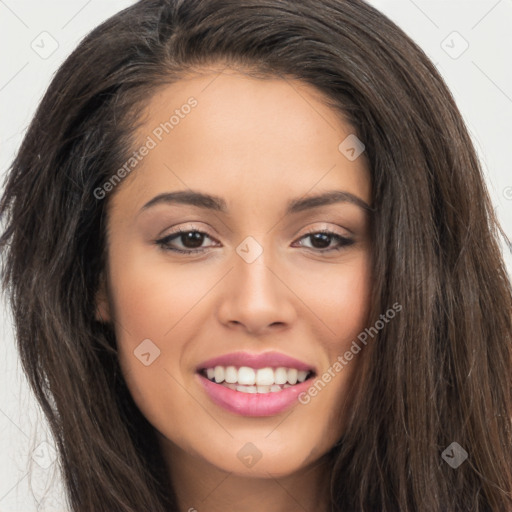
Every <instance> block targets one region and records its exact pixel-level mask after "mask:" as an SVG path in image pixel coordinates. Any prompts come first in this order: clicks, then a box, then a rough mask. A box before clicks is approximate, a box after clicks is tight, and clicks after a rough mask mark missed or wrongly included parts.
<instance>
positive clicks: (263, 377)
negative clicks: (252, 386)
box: [256, 368, 274, 386]
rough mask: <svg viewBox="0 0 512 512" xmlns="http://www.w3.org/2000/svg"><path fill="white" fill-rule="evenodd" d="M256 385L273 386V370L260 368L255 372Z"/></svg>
mask: <svg viewBox="0 0 512 512" xmlns="http://www.w3.org/2000/svg"><path fill="white" fill-rule="evenodd" d="M256 384H258V386H270V385H272V384H274V370H272V368H260V369H259V370H258V371H257V372H256Z"/></svg>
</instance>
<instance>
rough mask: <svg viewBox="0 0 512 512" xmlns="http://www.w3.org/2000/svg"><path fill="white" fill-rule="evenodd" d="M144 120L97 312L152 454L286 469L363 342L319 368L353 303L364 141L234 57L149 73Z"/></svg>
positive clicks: (347, 343) (365, 251) (302, 451)
mask: <svg viewBox="0 0 512 512" xmlns="http://www.w3.org/2000/svg"><path fill="white" fill-rule="evenodd" d="M171 116H174V117H171ZM166 122H167V124H165V123H166ZM144 123H145V124H144V126H143V127H141V128H140V129H139V131H138V136H139V142H140V144H139V145H138V146H137V148H136V150H137V155H136V156H135V157H134V158H135V159H136V162H135V161H131V162H130V163H129V165H128V166H127V167H126V168H125V169H128V168H131V166H133V171H131V172H130V173H129V174H128V176H127V177H125V178H124V179H123V181H122V182H121V183H120V184H118V185H117V188H116V190H115V193H114V194H113V195H112V197H111V198H110V199H109V208H108V224H107V225H108V264H107V269H106V270H107V272H106V275H107V279H106V283H105V288H104V289H103V291H101V292H100V293H99V295H98V318H101V319H103V320H104V321H110V322H112V323H113V324H114V326H115V331H116V337H117V343H118V349H119V357H120V363H121V366H122V369H123V373H124V376H125V379H126V382H127V385H128V387H129V389H130V392H131V394H132V395H133V398H134V400H135V402H136V404H137V406H138V407H139V408H140V410H141V412H142V413H143V414H144V416H145V417H146V418H147V419H148V421H149V422H150V423H151V424H152V425H153V426H154V428H155V430H156V432H157V435H158V438H159V439H160V441H161V443H162V447H163V450H164V452H165V453H166V454H169V458H171V457H174V459H173V460H177V461H178V460H179V461H182V462H183V463H184V461H185V460H186V459H188V460H194V461H195V464H198V465H201V464H203V465H204V467H215V468H218V469H221V470H224V471H228V472H231V473H235V474H246V475H252V476H257V475H260V476H261V475H267V474H268V473H269V472H270V473H272V474H273V475H275V476H280V475H281V476H284V475H290V474H293V473H294V472H297V471H299V470H301V469H302V468H305V467H307V466H308V465H310V464H312V463H313V462H315V461H316V460H318V459H319V457H321V456H322V455H323V454H325V453H326V452H327V451H328V450H329V449H330V448H332V446H333V445H334V444H335V443H336V441H337V440H338V439H339V438H340V435H341V434H342V421H340V417H341V416H342V407H343V405H344V404H345V403H346V402H347V401H348V400H349V399H350V396H349V394H348V392H347V390H348V386H349V384H350V382H351V380H352V379H353V378H354V376H355V375H356V374H357V372H358V368H359V367H360V363H361V358H362V357H363V356H362V355H361V353H359V354H356V355H354V356H353V359H352V360H351V361H350V362H348V361H347V364H346V365H343V369H342V370H341V371H340V370H338V371H336V370H333V368H334V367H335V363H336V361H339V359H338V357H339V356H340V357H343V356H344V354H345V353H346V352H347V351H348V350H349V349H350V347H351V345H352V342H353V341H354V340H355V339H356V337H357V335H358V334H359V333H360V332H361V331H362V330H364V328H365V327H366V323H365V322H366V319H367V314H368V309H369V297H370V295H369V290H370V280H371V276H370V245H369V243H370V240H369V222H370V219H369V216H368V213H367V211H366V210H365V209H364V208H363V207H361V204H362V202H365V203H367V204H369V203H370V197H371V183H370V176H369V172H368V168H367V165H366V162H365V160H364V153H363V155H362V156H360V157H358V158H355V159H354V158H353V155H352V154H351V152H350V151H349V152H348V153H347V152H346V151H343V148H346V144H347V143H344V144H345V145H342V150H340V149H339V146H340V143H341V142H342V141H344V139H346V137H347V136H349V135H350V134H352V133H353V129H352V128H351V127H350V126H349V125H348V124H345V123H344V122H343V121H342V120H341V118H340V116H339V115H338V114H337V113H335V112H334V111H333V110H332V109H330V108H329V107H327V106H326V105H325V104H324V102H323V101H322V97H321V95H320V94H319V93H318V92H317V91H316V90H315V89H314V88H312V87H311V86H308V85H306V84H303V83H301V82H298V81H291V80H290V81H285V80H282V79H278V78H276V79H265V80H262V79H256V78H250V77H248V76H246V75H245V74H243V73H240V72H236V71H226V70H225V71H224V72H223V73H220V74H219V72H218V71H215V72H213V71H212V72H210V71H208V70H205V71H204V72H203V73H201V74H196V75H190V77H189V78H187V79H182V80H180V81H179V82H176V83H174V84H172V85H170V86H166V88H164V89H162V90H161V91H159V92H158V93H157V94H156V95H155V96H154V97H153V98H152V99H151V101H150V102H149V104H148V107H147V117H146V118H145V120H144ZM349 140H350V139H349ZM142 146H145V147H146V150H144V149H141V147H142ZM356 149H357V148H356ZM352 153H353V152H352ZM347 155H349V156H351V157H352V158H348V157H347ZM177 192H182V193H183V192H186V195H185V194H182V195H181V196H180V195H176V193H177ZM328 192H343V193H344V194H341V195H338V197H337V200H336V201H334V202H333V201H331V202H326V201H321V200H318V201H316V202H312V201H309V202H308V200H309V199H310V198H311V197H313V196H317V195H322V194H325V193H328ZM198 194H202V195H198ZM206 196H212V197H206ZM305 200H306V201H305ZM304 201H305V202H304ZM359 203H360V204H359ZM180 232H181V233H180ZM337 368H339V366H337ZM329 369H330V375H331V378H330V379H328V378H327V377H325V378H323V379H322V375H324V374H325V372H328V371H329ZM319 380H322V383H323V386H319V385H318V384H317V387H316V393H315V392H314V391H313V392H311V393H310V392H309V390H311V389H312V387H314V385H315V383H318V381H319ZM299 397H301V399H302V400H299ZM341 419H342V418H341Z"/></svg>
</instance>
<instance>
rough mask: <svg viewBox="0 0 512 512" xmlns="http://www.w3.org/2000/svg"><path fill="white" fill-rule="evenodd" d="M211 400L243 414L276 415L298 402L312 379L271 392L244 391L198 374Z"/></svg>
mask: <svg viewBox="0 0 512 512" xmlns="http://www.w3.org/2000/svg"><path fill="white" fill-rule="evenodd" d="M197 376H198V377H199V380H200V382H201V385H202V386H203V388H204V390H205V391H206V393H207V395H208V396H209V397H210V398H211V400H212V401H213V402H214V403H215V404H217V405H219V406H220V407H222V408H224V409H226V410H227V411H229V412H232V413H235V414H240V415H242V416H274V415H275V414H279V413H280V412H283V411H285V410H286V409H288V408H289V407H291V406H292V405H293V404H294V403H298V398H297V397H298V395H299V394H300V393H302V392H303V391H306V390H307V389H308V388H309V386H310V385H311V382H310V381H311V379H307V380H305V381H304V382H301V383H300V384H296V385H294V386H290V387H289V388H285V389H283V390H281V391H275V392H271V393H243V392H241V391H234V390H232V389H229V388H227V387H225V386H222V385H221V384H216V383H215V382H212V381H211V380H208V379H207V378H206V377H203V376H202V375H201V374H199V373H198V374H197Z"/></svg>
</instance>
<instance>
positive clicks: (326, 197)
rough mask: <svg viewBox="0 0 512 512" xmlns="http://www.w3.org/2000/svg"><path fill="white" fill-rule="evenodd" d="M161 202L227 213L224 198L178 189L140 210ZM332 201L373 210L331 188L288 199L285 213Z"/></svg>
mask: <svg viewBox="0 0 512 512" xmlns="http://www.w3.org/2000/svg"><path fill="white" fill-rule="evenodd" d="M162 203H163V204H186V205H190V206H196V207H198V208H205V209H208V210H214V211H218V212H221V213H228V208H227V205H226V201H225V200H224V199H222V198H221V197H218V196H214V195H210V194H205V193H203V192H198V191H195V190H180V191H176V192H165V193H163V194H159V195H157V196H155V197H154V198H153V199H151V200H150V201H148V202H147V203H146V204H145V205H144V206H143V207H142V208H141V210H146V209H148V208H151V207H152V206H155V205H157V204H162ZM334 203H351V204H354V205H356V206H359V207H360V208H362V209H363V210H365V211H368V212H373V208H371V207H370V205H369V204H368V203H366V201H364V200H363V199H361V198H360V197H357V196H356V195H354V194H351V193H350V192H345V191H342V190H331V191H328V192H324V193H322V194H317V195H314V196H306V197H300V198H297V199H292V200H290V201H289V202H288V203H287V207H286V214H287V215H289V214H294V213H298V212H302V211H304V210H309V209H311V208H318V207H320V206H326V205H329V204H334Z"/></svg>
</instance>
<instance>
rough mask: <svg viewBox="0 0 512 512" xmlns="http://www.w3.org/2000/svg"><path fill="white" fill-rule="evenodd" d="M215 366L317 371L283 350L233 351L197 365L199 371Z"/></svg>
mask: <svg viewBox="0 0 512 512" xmlns="http://www.w3.org/2000/svg"><path fill="white" fill-rule="evenodd" d="M215 366H236V367H240V366H249V367H250V368H255V369H258V368H266V367H271V368H279V367H284V368H296V369H297V370H304V371H312V372H314V373H316V370H315V368H314V367H313V366H311V365H310V364H307V363H305V362H303V361H299V360H298V359H295V358H294V357H290V356H287V355H286V354H282V353H281V352H263V353H261V354H251V353H249V352H232V353H230V354H224V355H221V356H218V357H214V358H212V359H208V360H207V361H204V362H202V363H201V364H200V365H199V366H198V367H197V371H201V370H204V369H206V368H214V367H215Z"/></svg>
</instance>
